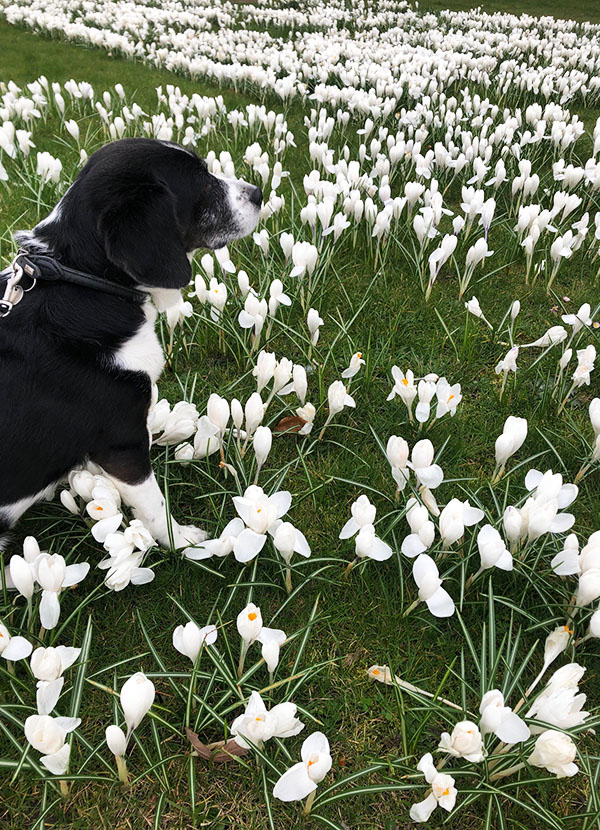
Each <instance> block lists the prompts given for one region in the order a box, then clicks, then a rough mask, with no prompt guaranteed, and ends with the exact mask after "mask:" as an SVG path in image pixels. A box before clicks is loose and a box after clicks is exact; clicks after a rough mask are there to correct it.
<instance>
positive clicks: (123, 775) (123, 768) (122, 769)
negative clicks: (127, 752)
mask: <svg viewBox="0 0 600 830" xmlns="http://www.w3.org/2000/svg"><path fill="white" fill-rule="evenodd" d="M115 761H116V762H117V772H118V773H119V781H120V782H121V783H122V784H123V786H124V787H128V786H129V776H128V775H127V761H126V760H125V758H124V757H123V756H122V755H115Z"/></svg>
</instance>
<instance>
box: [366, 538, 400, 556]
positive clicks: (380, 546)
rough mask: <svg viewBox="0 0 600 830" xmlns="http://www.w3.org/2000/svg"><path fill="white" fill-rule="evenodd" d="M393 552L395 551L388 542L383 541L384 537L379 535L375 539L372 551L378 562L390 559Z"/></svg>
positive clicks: (371, 554)
mask: <svg viewBox="0 0 600 830" xmlns="http://www.w3.org/2000/svg"><path fill="white" fill-rule="evenodd" d="M393 553H394V551H393V550H392V549H391V547H390V546H389V545H388V544H387V543H386V542H384V541H383V539H380V538H379V537H378V536H376V537H375V538H374V539H373V547H372V548H371V553H370V558H371V559H374V560H375V561H376V562H384V561H385V560H386V559H389V558H390V556H392V554H393Z"/></svg>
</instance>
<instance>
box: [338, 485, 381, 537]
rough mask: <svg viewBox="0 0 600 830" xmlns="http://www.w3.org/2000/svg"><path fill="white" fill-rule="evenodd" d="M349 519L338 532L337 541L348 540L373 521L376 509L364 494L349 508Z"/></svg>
mask: <svg viewBox="0 0 600 830" xmlns="http://www.w3.org/2000/svg"><path fill="white" fill-rule="evenodd" d="M350 513H351V514H352V516H351V518H350V519H348V521H347V522H346V524H345V525H344V527H343V528H342V529H341V531H340V535H339V537H338V538H339V539H350V538H351V537H352V536H354V535H355V534H356V533H358V532H359V530H360V529H361V528H363V527H366V526H367V525H372V524H373V522H374V521H375V515H376V513H377V508H376V507H375V505H374V504H371V502H370V501H369V499H368V497H367V496H365V495H364V494H363V495H361V496H359V497H358V498H357V499H356V501H355V502H353V503H352V505H351V506H350Z"/></svg>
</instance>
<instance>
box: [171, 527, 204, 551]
mask: <svg viewBox="0 0 600 830" xmlns="http://www.w3.org/2000/svg"><path fill="white" fill-rule="evenodd" d="M207 538H208V533H206V531H205V530H202V529H201V528H199V527H194V525H179V527H178V528H177V532H176V533H174V534H173V544H174V547H175V549H176V550H179V549H180V548H187V547H190V546H192V547H193V546H194V545H199V544H200V542H204V541H205V540H206V539H207Z"/></svg>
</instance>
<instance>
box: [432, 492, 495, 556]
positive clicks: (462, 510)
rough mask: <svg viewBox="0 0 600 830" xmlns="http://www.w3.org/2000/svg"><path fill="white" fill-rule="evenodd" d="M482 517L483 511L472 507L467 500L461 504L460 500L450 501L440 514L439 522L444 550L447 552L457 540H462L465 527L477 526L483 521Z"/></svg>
mask: <svg viewBox="0 0 600 830" xmlns="http://www.w3.org/2000/svg"><path fill="white" fill-rule="evenodd" d="M483 516H484V513H483V510H480V509H479V508H478V507H472V506H471V505H470V504H469V502H468V500H467V501H464V502H462V501H460V499H452V500H451V501H449V502H448V504H447V505H446V507H444V509H443V510H442V512H441V514H440V522H439V527H440V536H441V537H442V544H443V546H444V549H446V550H447V549H448V548H449V547H450V546H451V545H453V544H454V543H455V542H457V541H458V540H459V539H462V537H463V536H464V533H465V527H470V526H471V525H475V524H477V523H478V522H480V521H481V520H482V519H483Z"/></svg>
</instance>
